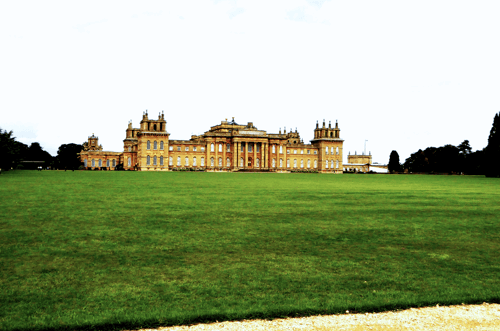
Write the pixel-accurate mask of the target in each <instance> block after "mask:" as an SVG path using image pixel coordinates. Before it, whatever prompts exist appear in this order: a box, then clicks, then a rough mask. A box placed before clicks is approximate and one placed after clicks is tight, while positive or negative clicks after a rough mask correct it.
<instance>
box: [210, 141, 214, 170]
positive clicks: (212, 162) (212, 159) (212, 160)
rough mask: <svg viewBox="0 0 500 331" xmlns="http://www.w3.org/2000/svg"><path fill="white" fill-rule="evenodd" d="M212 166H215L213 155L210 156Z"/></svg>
mask: <svg viewBox="0 0 500 331" xmlns="http://www.w3.org/2000/svg"><path fill="white" fill-rule="evenodd" d="M212 146H213V144H212ZM210 166H211V167H213V166H214V158H213V157H211V158H210Z"/></svg>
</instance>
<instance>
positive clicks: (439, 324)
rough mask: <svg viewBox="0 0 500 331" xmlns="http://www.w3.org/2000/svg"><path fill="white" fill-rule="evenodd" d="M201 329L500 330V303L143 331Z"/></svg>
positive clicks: (273, 330) (272, 330) (324, 330)
mask: <svg viewBox="0 0 500 331" xmlns="http://www.w3.org/2000/svg"><path fill="white" fill-rule="evenodd" d="M146 330H147V331H180V330H189V331H198V330H210V331H212V330H238V331H239V330H271V331H278V330H280V331H281V330H304V331H305V330H321V331H326V330H349V331H350V330H500V304H487V303H483V304H482V305H460V306H449V307H440V306H435V307H427V308H412V309H407V310H402V311H397V312H393V311H390V312H385V313H373V314H368V313H367V314H348V313H347V314H344V315H327V316H311V317H302V318H287V319H276V320H272V321H267V320H245V321H238V322H221V323H211V324H196V325H190V326H172V327H163V328H159V329H143V330H141V331H146Z"/></svg>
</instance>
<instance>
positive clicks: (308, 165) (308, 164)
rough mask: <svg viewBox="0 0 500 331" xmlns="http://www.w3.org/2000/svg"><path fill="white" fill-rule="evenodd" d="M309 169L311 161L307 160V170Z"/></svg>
mask: <svg viewBox="0 0 500 331" xmlns="http://www.w3.org/2000/svg"><path fill="white" fill-rule="evenodd" d="M309 168H311V160H307V169H309Z"/></svg>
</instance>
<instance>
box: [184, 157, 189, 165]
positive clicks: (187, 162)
mask: <svg viewBox="0 0 500 331" xmlns="http://www.w3.org/2000/svg"><path fill="white" fill-rule="evenodd" d="M184 165H185V166H186V167H189V157H187V156H186V157H185V158H184Z"/></svg>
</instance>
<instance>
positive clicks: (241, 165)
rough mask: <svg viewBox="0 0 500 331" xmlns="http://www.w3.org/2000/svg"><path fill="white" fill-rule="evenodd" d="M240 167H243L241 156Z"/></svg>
mask: <svg viewBox="0 0 500 331" xmlns="http://www.w3.org/2000/svg"><path fill="white" fill-rule="evenodd" d="M240 167H243V158H240Z"/></svg>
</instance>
